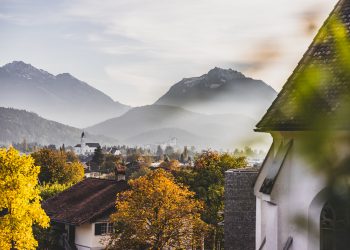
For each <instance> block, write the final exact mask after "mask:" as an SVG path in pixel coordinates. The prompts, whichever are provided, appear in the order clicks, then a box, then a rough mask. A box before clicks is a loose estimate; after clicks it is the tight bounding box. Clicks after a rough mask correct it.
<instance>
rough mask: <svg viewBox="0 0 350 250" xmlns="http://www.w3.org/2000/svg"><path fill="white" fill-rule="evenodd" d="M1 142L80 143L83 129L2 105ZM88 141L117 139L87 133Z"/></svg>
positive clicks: (105, 141)
mask: <svg viewBox="0 0 350 250" xmlns="http://www.w3.org/2000/svg"><path fill="white" fill-rule="evenodd" d="M0 128H1V129H0V144H5V145H8V144H11V143H12V142H21V141H23V140H24V139H25V140H26V141H27V142H37V143H39V144H42V145H49V144H55V145H62V144H65V145H75V144H77V143H80V136H81V133H82V130H81V129H78V128H74V127H71V126H67V125H63V124H60V123H58V122H55V121H50V120H46V119H44V118H42V117H40V116H38V115H37V114H35V113H32V112H28V111H25V110H18V109H13V108H3V107H0ZM86 138H87V140H88V141H92V142H95V141H97V142H100V143H103V144H116V143H118V142H117V140H115V139H111V138H107V137H105V136H95V135H91V134H89V133H86Z"/></svg>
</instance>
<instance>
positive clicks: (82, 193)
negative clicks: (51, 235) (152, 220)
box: [42, 171, 128, 250]
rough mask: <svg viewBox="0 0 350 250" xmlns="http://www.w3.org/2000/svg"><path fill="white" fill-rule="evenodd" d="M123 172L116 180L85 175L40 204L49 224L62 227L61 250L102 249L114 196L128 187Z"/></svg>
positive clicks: (106, 238) (112, 209) (108, 230)
mask: <svg viewBox="0 0 350 250" xmlns="http://www.w3.org/2000/svg"><path fill="white" fill-rule="evenodd" d="M124 174H125V171H124V173H121V174H119V175H118V179H117V180H106V179H96V178H87V179H85V180H83V181H81V182H79V183H77V184H75V185H74V186H72V187H71V188H69V189H67V190H65V191H63V192H61V193H59V194H58V195H56V196H54V197H52V198H50V199H48V200H47V201H45V202H44V203H43V204H42V207H43V209H44V210H45V212H46V213H47V215H48V216H49V217H50V219H51V224H52V226H54V227H55V228H61V229H62V235H61V244H62V247H64V249H78V250H100V249H104V247H105V244H106V242H105V241H104V240H108V234H109V233H111V232H112V229H113V228H112V224H110V223H109V216H110V215H111V214H112V213H113V212H114V211H115V201H116V195H117V193H119V192H122V191H125V190H127V189H128V184H127V182H126V181H125V175H124ZM123 177H124V178H123Z"/></svg>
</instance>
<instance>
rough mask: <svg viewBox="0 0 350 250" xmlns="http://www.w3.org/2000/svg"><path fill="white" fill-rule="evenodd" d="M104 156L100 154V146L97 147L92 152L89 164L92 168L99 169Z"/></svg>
mask: <svg viewBox="0 0 350 250" xmlns="http://www.w3.org/2000/svg"><path fill="white" fill-rule="evenodd" d="M103 160H104V155H103V153H102V149H101V146H100V145H99V146H98V147H97V148H96V149H95V152H94V155H93V157H92V160H91V163H92V164H93V165H94V167H100V166H101V165H102V163H103Z"/></svg>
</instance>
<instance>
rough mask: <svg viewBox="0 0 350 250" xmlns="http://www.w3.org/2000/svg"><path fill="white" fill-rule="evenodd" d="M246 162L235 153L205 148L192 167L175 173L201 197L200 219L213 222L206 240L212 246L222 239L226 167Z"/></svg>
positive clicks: (209, 222) (236, 166)
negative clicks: (221, 223)
mask: <svg viewBox="0 0 350 250" xmlns="http://www.w3.org/2000/svg"><path fill="white" fill-rule="evenodd" d="M246 166H247V162H246V160H245V157H236V156H234V155H231V154H228V153H224V154H220V153H218V152H216V151H210V150H209V151H205V152H203V153H202V154H201V155H199V156H198V157H197V159H196V161H195V165H194V169H193V170H190V169H184V170H181V171H179V172H177V173H175V176H176V179H177V180H178V182H181V183H184V184H185V185H188V186H189V187H190V189H191V190H192V191H194V192H195V193H196V197H197V198H199V199H200V200H202V201H204V204H205V206H204V210H203V212H202V218H203V220H204V221H205V222H206V223H208V224H210V225H211V226H212V232H211V236H210V238H209V239H207V241H206V242H207V244H211V245H212V249H215V246H216V244H217V242H218V241H222V239H223V232H222V228H221V227H220V226H219V222H221V221H222V220H223V216H222V213H220V212H222V211H223V210H224V184H225V171H227V170H229V169H233V168H244V167H246Z"/></svg>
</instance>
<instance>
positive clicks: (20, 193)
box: [0, 147, 50, 250]
mask: <svg viewBox="0 0 350 250" xmlns="http://www.w3.org/2000/svg"><path fill="white" fill-rule="evenodd" d="M39 172H40V167H39V166H35V165H34V160H33V158H32V157H31V156H27V155H20V153H19V152H18V151H17V150H15V149H14V148H12V147H10V148H9V149H0V190H1V192H0V211H2V214H3V216H2V217H0V249H4V250H5V249H35V248H36V246H37V241H36V240H35V238H34V236H33V231H32V226H33V224H37V225H39V226H41V227H44V228H46V227H48V226H49V220H50V219H49V217H48V216H47V215H46V214H45V212H44V210H43V209H42V208H41V205H40V200H41V198H40V196H39V189H38V174H39Z"/></svg>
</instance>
